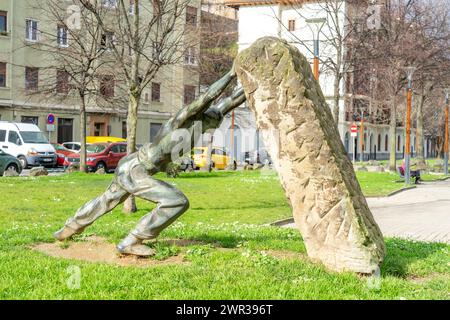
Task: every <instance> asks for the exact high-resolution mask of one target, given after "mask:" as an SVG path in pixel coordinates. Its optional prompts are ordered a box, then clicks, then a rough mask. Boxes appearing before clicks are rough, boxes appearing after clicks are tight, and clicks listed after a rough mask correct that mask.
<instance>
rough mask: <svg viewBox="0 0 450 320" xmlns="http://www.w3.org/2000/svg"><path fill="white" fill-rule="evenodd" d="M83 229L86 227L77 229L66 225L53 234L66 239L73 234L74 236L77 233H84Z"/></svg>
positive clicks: (60, 238)
mask: <svg viewBox="0 0 450 320" xmlns="http://www.w3.org/2000/svg"><path fill="white" fill-rule="evenodd" d="M83 230H84V228H82V229H78V230H75V229H72V228H70V227H68V226H64V227H62V228H61V229H60V230H58V231H56V232H55V233H54V234H53V236H54V237H55V238H56V239H57V240H59V241H64V240H66V239H69V238H71V237H72V236H74V235H76V234H79V233H82V232H83Z"/></svg>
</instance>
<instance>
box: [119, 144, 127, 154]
mask: <svg viewBox="0 0 450 320" xmlns="http://www.w3.org/2000/svg"><path fill="white" fill-rule="evenodd" d="M119 152H120V153H126V152H127V145H126V144H119Z"/></svg>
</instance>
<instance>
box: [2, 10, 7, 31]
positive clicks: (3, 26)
mask: <svg viewBox="0 0 450 320" xmlns="http://www.w3.org/2000/svg"><path fill="white" fill-rule="evenodd" d="M7 32H8V12H6V11H0V34H2V33H3V34H6V33H7Z"/></svg>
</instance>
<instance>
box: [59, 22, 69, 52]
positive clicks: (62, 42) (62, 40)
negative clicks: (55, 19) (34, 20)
mask: <svg viewBox="0 0 450 320" xmlns="http://www.w3.org/2000/svg"><path fill="white" fill-rule="evenodd" d="M56 32H57V42H58V46H60V47H68V46H69V41H68V38H67V27H66V26H62V25H59V26H58V27H57V29H56Z"/></svg>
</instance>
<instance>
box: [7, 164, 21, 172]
mask: <svg viewBox="0 0 450 320" xmlns="http://www.w3.org/2000/svg"><path fill="white" fill-rule="evenodd" d="M6 171H10V172H17V173H19V168H17V166H16V165H15V164H13V163H11V164H9V165H8V166H7V167H6V169H5V172H6Z"/></svg>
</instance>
